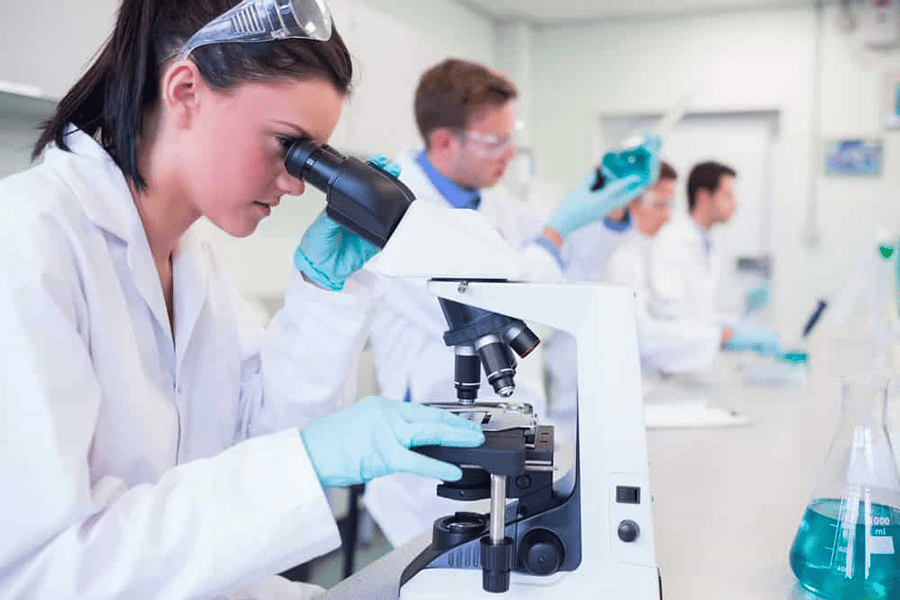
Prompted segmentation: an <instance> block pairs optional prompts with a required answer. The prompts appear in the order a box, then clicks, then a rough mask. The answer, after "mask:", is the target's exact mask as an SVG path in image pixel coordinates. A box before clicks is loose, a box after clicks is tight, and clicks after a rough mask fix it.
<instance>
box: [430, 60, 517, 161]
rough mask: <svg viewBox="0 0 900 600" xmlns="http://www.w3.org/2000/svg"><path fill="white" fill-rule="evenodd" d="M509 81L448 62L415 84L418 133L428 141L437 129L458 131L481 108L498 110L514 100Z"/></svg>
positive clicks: (465, 64) (477, 68) (488, 71)
mask: <svg viewBox="0 0 900 600" xmlns="http://www.w3.org/2000/svg"><path fill="white" fill-rule="evenodd" d="M518 95H519V92H518V90H516V87H515V86H514V85H513V84H512V82H511V81H509V80H508V79H506V78H505V77H503V76H502V75H500V74H499V73H497V72H496V71H492V70H491V69H489V68H487V67H485V66H483V65H479V64H477V63H473V62H468V61H464V60H459V59H456V58H448V59H447V60H445V61H443V62H441V63H439V64H437V65H435V66H433V67H431V68H430V69H428V70H427V71H425V73H424V74H423V75H422V78H421V79H420V80H419V87H418V88H417V89H416V100H415V111H416V123H417V124H418V126H419V133H421V134H422V138H423V139H424V140H425V145H426V146H428V143H429V140H428V138H429V137H430V136H431V134H432V133H433V132H434V131H435V130H437V129H453V130H462V129H465V128H466V126H467V125H468V124H469V119H471V118H472V115H474V114H475V113H476V112H478V111H479V110H480V109H482V108H484V107H485V106H502V105H504V104H506V103H507V102H509V101H510V100H514V99H515V98H516V97H518Z"/></svg>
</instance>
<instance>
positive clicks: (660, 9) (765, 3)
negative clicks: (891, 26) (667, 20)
mask: <svg viewBox="0 0 900 600" xmlns="http://www.w3.org/2000/svg"><path fill="white" fill-rule="evenodd" d="M457 2H459V3H460V4H464V5H467V6H469V7H470V8H473V9H475V10H477V11H478V12H480V13H484V14H487V15H490V16H492V17H495V18H498V19H525V20H528V21H532V22H534V23H536V24H538V25H540V24H542V23H552V22H560V21H563V22H572V21H577V20H582V19H600V18H608V17H627V16H647V15H652V14H660V13H665V14H672V13H689V12H702V11H705V10H709V11H721V10H729V9H740V8H767V7H775V6H780V7H784V6H804V5H810V4H814V3H815V0H629V1H628V2H623V1H622V0H552V1H551V0H457Z"/></svg>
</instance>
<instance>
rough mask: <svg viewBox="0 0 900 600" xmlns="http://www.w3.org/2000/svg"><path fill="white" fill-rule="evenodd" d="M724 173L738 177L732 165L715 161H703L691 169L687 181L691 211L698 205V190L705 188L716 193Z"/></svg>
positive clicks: (711, 192) (689, 208)
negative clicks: (728, 165)
mask: <svg viewBox="0 0 900 600" xmlns="http://www.w3.org/2000/svg"><path fill="white" fill-rule="evenodd" d="M724 175H730V176H731V177H737V172H736V171H735V170H734V169H732V168H731V167H727V166H725V165H723V164H721V163H717V162H713V161H708V162H702V163H700V164H699V165H697V166H695V167H694V168H693V169H691V174H690V175H688V182H687V195H688V210H689V211H690V212H694V207H695V206H697V192H699V191H700V190H701V189H703V190H707V191H709V193H710V194H715V193H716V190H717V189H719V185H720V184H721V183H722V177H723V176H724Z"/></svg>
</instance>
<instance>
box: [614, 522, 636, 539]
mask: <svg viewBox="0 0 900 600" xmlns="http://www.w3.org/2000/svg"><path fill="white" fill-rule="evenodd" d="M617 533H618V534H619V539H620V540H622V541H623V542H625V543H626V544H630V543H631V542H633V541H634V540H636V539H638V536H639V535H641V528H640V527H638V524H637V523H635V522H634V521H622V522H621V523H619V529H618V531H617Z"/></svg>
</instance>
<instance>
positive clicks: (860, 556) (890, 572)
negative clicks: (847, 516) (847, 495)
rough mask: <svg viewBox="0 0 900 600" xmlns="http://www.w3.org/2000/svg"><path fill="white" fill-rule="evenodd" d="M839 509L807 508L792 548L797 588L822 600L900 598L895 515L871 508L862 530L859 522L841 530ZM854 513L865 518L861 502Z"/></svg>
mask: <svg viewBox="0 0 900 600" xmlns="http://www.w3.org/2000/svg"><path fill="white" fill-rule="evenodd" d="M841 506H842V502H841V500H834V499H824V500H816V501H814V502H813V503H811V504H810V505H809V506H808V507H807V509H806V513H805V514H804V515H803V521H801V523H800V529H799V531H798V532H797V537H796V538H795V539H794V545H793V547H791V569H792V570H793V571H794V575H796V576H797V579H798V580H799V581H800V585H802V586H803V587H804V588H806V589H807V590H809V591H811V592H813V593H814V594H816V595H817V596H819V597H821V598H826V599H827V600H900V559H898V555H897V553H896V552H895V549H897V550H900V511H898V510H897V509H896V508H893V507H889V506H884V505H881V504H872V505H871V511H872V515H871V516H872V525H871V526H870V527H869V531H868V532H866V526H865V521H864V520H863V519H862V518H860V519H859V521H856V522H855V525H852V523H854V520H851V521H850V523H851V526H850V527H846V528H842V524H841V520H840V515H841ZM858 511H859V512H858V513H856V514H857V515H863V514H865V513H864V512H863V504H862V503H860V506H859V508H858ZM845 522H846V521H845ZM867 533H868V534H869V535H868V536H867V535H866V534H867ZM867 549H868V552H867Z"/></svg>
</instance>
